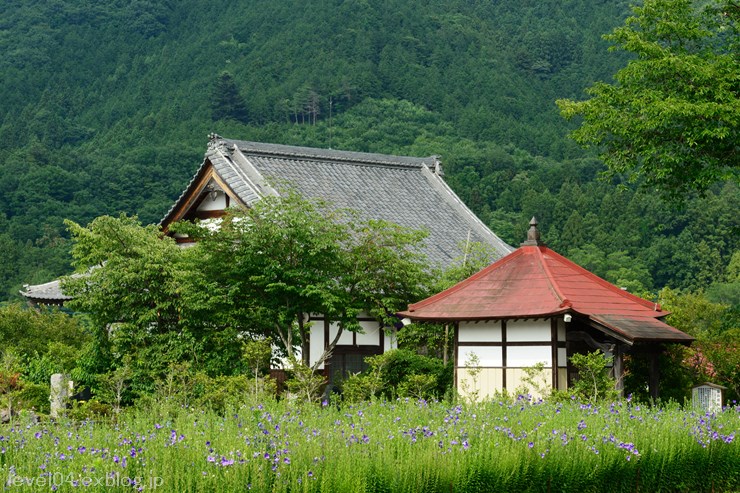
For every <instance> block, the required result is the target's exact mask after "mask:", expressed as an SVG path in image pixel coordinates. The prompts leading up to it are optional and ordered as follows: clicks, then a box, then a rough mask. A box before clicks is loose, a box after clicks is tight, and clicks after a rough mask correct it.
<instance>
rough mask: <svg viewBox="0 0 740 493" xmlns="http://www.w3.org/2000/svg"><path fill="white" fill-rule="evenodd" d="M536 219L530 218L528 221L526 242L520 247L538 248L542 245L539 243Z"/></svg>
mask: <svg viewBox="0 0 740 493" xmlns="http://www.w3.org/2000/svg"><path fill="white" fill-rule="evenodd" d="M537 224H538V223H537V218H536V217H534V216H532V219H531V220H530V221H529V230H528V231H527V241H525V242H524V243H522V245H521V246H539V245H544V243H543V242H542V241H540V231H539V230H538V229H537Z"/></svg>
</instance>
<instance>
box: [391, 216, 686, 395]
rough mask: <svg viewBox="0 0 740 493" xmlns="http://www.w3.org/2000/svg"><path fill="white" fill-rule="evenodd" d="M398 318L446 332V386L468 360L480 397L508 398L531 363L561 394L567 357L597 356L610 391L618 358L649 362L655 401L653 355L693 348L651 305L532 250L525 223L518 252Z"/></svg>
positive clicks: (618, 371)
mask: <svg viewBox="0 0 740 493" xmlns="http://www.w3.org/2000/svg"><path fill="white" fill-rule="evenodd" d="M399 315H400V316H402V317H406V318H409V319H411V320H416V321H430V322H441V323H453V324H454V325H455V326H456V330H455V367H456V372H455V373H456V383H457V384H460V383H461V382H462V381H464V380H469V377H470V375H469V373H468V371H469V369H470V368H469V365H468V364H467V363H466V361H469V359H470V356H471V354H472V353H475V357H477V359H478V360H479V363H478V365H477V367H478V368H480V369H481V372H480V376H481V382H479V385H480V387H481V388H480V389H479V390H480V391H482V392H481V393H482V394H484V395H485V394H491V393H493V392H494V391H496V390H504V389H506V390H508V391H513V390H515V389H516V388H517V387H519V386H520V385H521V384H522V378H523V376H524V374H523V371H524V368H527V367H531V366H533V365H535V364H537V363H539V362H543V363H545V368H546V369H547V370H549V372H548V380H549V381H548V382H547V383H548V384H549V385H551V386H552V387H553V388H557V389H565V388H567V385H568V382H569V381H570V380H571V379H572V378H573V377H575V376H576V375H575V373H574V371H573V369H572V368H570V367H569V363H568V359H569V357H570V356H571V355H572V354H574V353H576V352H588V351H593V350H595V349H601V350H603V351H604V352H605V353H607V354H611V355H612V356H613V357H614V374H615V375H616V377H617V386H618V388H620V390H621V375H622V355H623V354H624V353H625V352H634V353H635V354H638V353H639V354H647V355H649V356H650V357H651V360H652V364H651V368H652V371H651V385H650V386H651V393H652V394H653V396H654V397H657V383H658V382H657V379H658V375H657V354H658V353H659V352H660V350H661V349H662V344H665V343H680V344H690V343H691V342H692V341H693V340H694V339H693V337H691V336H689V335H688V334H685V333H683V332H681V331H679V330H677V329H675V328H673V327H671V326H670V325H668V324H666V323H665V322H663V321H662V318H663V317H665V316H666V315H668V312H665V311H663V310H662V309H661V307H660V306H659V305H657V304H656V303H653V302H650V301H647V300H644V299H642V298H639V297H637V296H634V295H632V294H630V293H628V292H627V291H624V290H622V289H620V288H619V287H617V286H614V285H613V284H611V283H609V282H607V281H605V280H604V279H601V278H600V277H598V276H596V275H594V274H592V273H591V272H589V271H587V270H586V269H584V268H582V267H580V266H578V265H576V264H575V263H573V262H571V261H570V260H568V259H567V258H565V257H563V256H561V255H559V254H557V253H555V252H554V251H552V250H550V249H549V248H547V246H545V245H544V244H543V243H542V242H541V241H540V238H539V232H538V231H537V221H536V219H535V218H532V221H531V222H530V230H529V232H528V234H527V241H525V242H524V243H522V245H521V247H520V248H519V249H517V250H515V251H514V252H512V253H510V254H509V255H507V256H506V257H504V258H502V259H500V260H498V261H497V262H494V263H493V264H491V265H489V266H488V267H486V268H485V269H483V270H481V271H480V272H478V273H477V274H474V275H473V276H471V277H469V278H467V279H465V280H464V281H462V282H460V283H458V284H456V285H455V286H452V287H451V288H449V289H447V290H445V291H442V292H441V293H438V294H436V295H434V296H432V297H430V298H427V299H425V300H422V301H420V302H418V303H414V304H412V305H409V308H408V310H407V311H404V312H401V313H399ZM466 385H467V386H469V385H470V382H467V383H466ZM466 385H463V387H464V386H466ZM458 388H460V385H458Z"/></svg>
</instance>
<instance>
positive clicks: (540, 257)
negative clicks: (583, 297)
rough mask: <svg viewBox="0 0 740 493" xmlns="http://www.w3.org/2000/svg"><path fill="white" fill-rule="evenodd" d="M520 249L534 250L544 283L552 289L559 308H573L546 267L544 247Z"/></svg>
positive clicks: (545, 248)
mask: <svg viewBox="0 0 740 493" xmlns="http://www.w3.org/2000/svg"><path fill="white" fill-rule="evenodd" d="M520 248H521V249H525V248H526V249H527V250H529V249H531V248H534V249H535V250H536V255H537V259H538V260H539V263H540V266H541V267H542V269H543V270H544V271H545V281H546V282H547V284H548V286H550V289H552V291H553V293H554V294H555V296H556V297H557V298H558V300H559V301H560V308H570V307H572V306H573V303H571V301H570V300H569V299H568V298H567V297H566V296H565V294H564V293H563V291H562V290H561V289H560V287H559V286H558V283H557V282H556V281H555V276H553V274H552V271H551V270H550V266H548V265H547V261H546V260H545V255H544V250H549V248H547V247H546V246H544V245H543V246H539V245H538V246H523V247H520Z"/></svg>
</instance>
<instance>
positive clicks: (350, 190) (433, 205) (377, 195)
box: [162, 136, 512, 267]
mask: <svg viewBox="0 0 740 493" xmlns="http://www.w3.org/2000/svg"><path fill="white" fill-rule="evenodd" d="M209 163H210V164H211V165H212V166H213V168H214V170H215V171H216V172H217V173H218V175H219V176H220V177H221V179H222V180H224V182H226V183H227V184H228V186H229V187H230V188H231V190H232V191H233V192H234V193H235V194H236V195H237V196H238V198H239V200H240V201H241V202H242V203H243V204H245V205H247V206H249V205H251V204H253V203H254V202H255V201H256V200H259V198H260V197H261V196H263V195H265V194H267V193H276V192H277V193H279V190H281V189H285V188H286V187H293V188H295V189H296V190H297V191H298V192H299V193H301V194H302V195H304V196H306V197H312V198H321V199H325V200H327V201H329V202H330V203H332V204H334V205H336V206H337V207H340V208H348V209H353V210H355V211H357V212H359V213H360V214H361V215H363V216H364V217H366V218H370V219H381V220H386V221H391V222H394V223H397V224H399V225H401V226H405V227H408V228H413V229H421V230H425V231H427V232H428V237H427V238H426V240H425V253H426V255H427V257H428V258H429V259H430V261H431V262H432V263H433V264H435V265H437V266H440V267H446V266H448V265H450V264H451V263H452V262H453V261H454V260H455V259H457V258H459V257H460V256H461V255H462V250H463V248H464V245H465V243H466V242H467V241H468V239H469V240H470V241H471V242H480V243H483V244H484V245H488V246H489V247H491V249H492V251H493V254H494V257H495V258H500V257H502V256H504V255H506V254H508V253H510V252H511V251H512V248H511V247H510V246H509V245H507V244H506V243H505V242H504V241H502V240H501V239H500V238H499V237H498V236H496V235H495V234H494V233H493V232H492V231H491V230H490V229H488V227H486V226H485V224H483V223H482V222H481V221H480V220H479V219H478V218H477V217H476V216H475V214H473V213H472V212H471V211H470V210H469V209H468V208H467V207H466V206H465V204H463V203H462V201H461V200H460V199H459V198H458V197H457V195H456V194H455V193H454V192H453V191H452V190H451V189H450V188H449V187H448V186H447V184H446V183H445V182H444V180H443V179H442V177H441V176H440V173H436V172H434V170H438V169H439V162H438V161H437V159H436V158H435V157H426V158H418V157H406V156H392V155H385V154H373V153H362V152H351V151H337V150H332V149H316V148H310V147H297V146H286V145H278V144H264V143H258V142H247V141H238V140H227V139H222V138H220V137H217V136H216V137H215V138H214V139H213V140H212V141H211V143H210V144H209V149H208V152H207V153H206V158H205V161H204V163H203V166H207V165H208V164H209ZM203 166H202V167H201V169H203ZM196 176H197V174H196ZM191 184H192V182H191ZM187 194H188V190H186V191H185V193H184V194H183V196H181V198H180V199H179V201H181V200H183V199H184V197H185V196H186V195H187ZM179 201H178V202H179ZM176 207H177V203H176V204H175V206H174V207H173V209H171V210H170V212H169V213H168V215H167V216H165V218H164V219H163V221H162V223H166V222H167V221H168V220H169V217H170V215H171V214H172V212H173V211H174V210H175V209H176Z"/></svg>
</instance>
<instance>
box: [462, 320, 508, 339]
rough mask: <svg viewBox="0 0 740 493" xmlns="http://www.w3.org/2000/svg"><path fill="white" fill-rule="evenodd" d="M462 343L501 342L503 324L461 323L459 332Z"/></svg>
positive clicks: (489, 322) (491, 322)
mask: <svg viewBox="0 0 740 493" xmlns="http://www.w3.org/2000/svg"><path fill="white" fill-rule="evenodd" d="M457 340H458V341H460V342H501V322H500V321H498V320H488V321H484V322H460V326H459V327H458V332H457Z"/></svg>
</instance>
